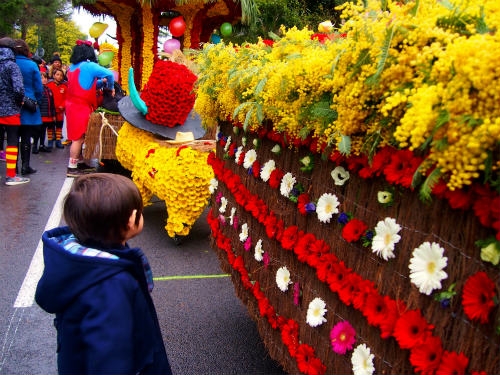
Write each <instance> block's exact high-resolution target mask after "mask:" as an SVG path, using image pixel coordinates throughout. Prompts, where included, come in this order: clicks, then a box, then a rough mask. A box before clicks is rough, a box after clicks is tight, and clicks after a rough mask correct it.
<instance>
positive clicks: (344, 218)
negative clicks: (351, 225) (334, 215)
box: [337, 212, 349, 225]
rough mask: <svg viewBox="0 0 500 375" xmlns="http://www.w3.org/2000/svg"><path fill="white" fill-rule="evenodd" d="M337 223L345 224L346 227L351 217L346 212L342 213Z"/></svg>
mask: <svg viewBox="0 0 500 375" xmlns="http://www.w3.org/2000/svg"><path fill="white" fill-rule="evenodd" d="M337 221H338V222H339V223H340V224H343V225H346V224H347V222H348V221H349V215H347V214H346V213H345V212H342V213H340V215H339V217H338V219H337Z"/></svg>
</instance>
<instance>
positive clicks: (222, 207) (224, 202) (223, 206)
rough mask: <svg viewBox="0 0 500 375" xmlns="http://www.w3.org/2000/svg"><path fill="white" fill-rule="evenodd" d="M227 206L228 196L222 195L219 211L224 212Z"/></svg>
mask: <svg viewBox="0 0 500 375" xmlns="http://www.w3.org/2000/svg"><path fill="white" fill-rule="evenodd" d="M226 207H227V198H226V197H221V199H220V207H219V212H220V213H221V214H223V213H224V212H226Z"/></svg>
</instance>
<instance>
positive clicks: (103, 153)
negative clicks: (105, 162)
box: [83, 112, 125, 160]
mask: <svg viewBox="0 0 500 375" xmlns="http://www.w3.org/2000/svg"><path fill="white" fill-rule="evenodd" d="M124 121H125V120H124V118H123V117H122V116H121V115H119V114H117V115H114V114H109V113H104V112H94V113H92V114H91V115H90V119H89V123H88V126H87V133H86V134H85V147H84V148H83V157H84V158H85V159H87V160H90V159H99V160H101V159H112V160H116V154H115V148H116V139H117V134H118V130H120V128H121V127H122V125H123V123H124ZM103 123H105V124H106V125H105V126H103ZM107 124H109V126H107Z"/></svg>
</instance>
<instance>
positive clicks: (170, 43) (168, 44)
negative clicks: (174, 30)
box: [163, 39, 181, 54]
mask: <svg viewBox="0 0 500 375" xmlns="http://www.w3.org/2000/svg"><path fill="white" fill-rule="evenodd" d="M177 49H181V42H179V41H178V40H177V39H167V40H166V41H165V43H163V51H165V52H166V53H170V54H172V53H173V52H174V51H175V50H177Z"/></svg>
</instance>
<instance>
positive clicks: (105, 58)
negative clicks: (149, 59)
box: [97, 51, 115, 67]
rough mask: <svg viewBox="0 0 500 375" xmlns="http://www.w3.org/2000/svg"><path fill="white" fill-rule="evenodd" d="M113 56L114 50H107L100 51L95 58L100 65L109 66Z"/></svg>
mask: <svg viewBox="0 0 500 375" xmlns="http://www.w3.org/2000/svg"><path fill="white" fill-rule="evenodd" d="M114 56H115V53H114V52H111V51H107V52H102V53H100V54H99V56H97V60H98V61H99V65H101V66H104V67H106V66H109V65H111V62H112V61H113V57H114Z"/></svg>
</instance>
